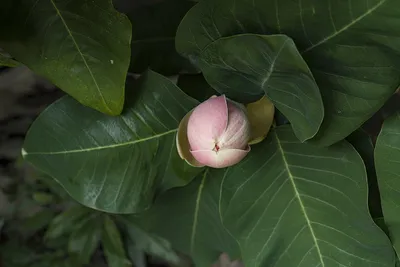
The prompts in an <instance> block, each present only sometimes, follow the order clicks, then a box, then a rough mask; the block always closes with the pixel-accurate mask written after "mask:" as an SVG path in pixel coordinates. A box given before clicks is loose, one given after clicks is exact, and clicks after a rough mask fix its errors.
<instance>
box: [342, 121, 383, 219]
mask: <svg viewBox="0 0 400 267" xmlns="http://www.w3.org/2000/svg"><path fill="white" fill-rule="evenodd" d="M347 141H349V142H350V143H351V144H352V145H353V146H354V148H355V149H356V150H357V152H358V153H359V154H360V156H361V157H362V159H363V161H364V164H365V168H366V171H367V180H368V189H369V190H368V203H369V211H370V213H371V215H372V218H374V220H375V222H376V219H379V218H382V216H383V215H382V206H381V197H380V194H379V187H378V181H377V178H376V170H375V162H374V149H375V148H374V144H373V143H372V139H371V137H370V136H369V135H368V134H367V132H365V131H364V130H363V129H359V130H357V131H355V132H353V133H352V134H351V135H349V136H348V137H347Z"/></svg>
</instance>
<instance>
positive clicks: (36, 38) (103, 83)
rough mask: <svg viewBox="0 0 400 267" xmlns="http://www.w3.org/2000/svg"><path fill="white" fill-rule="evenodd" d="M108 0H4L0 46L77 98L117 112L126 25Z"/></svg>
mask: <svg viewBox="0 0 400 267" xmlns="http://www.w3.org/2000/svg"><path fill="white" fill-rule="evenodd" d="M111 2H112V1H111V0H97V1H87V0H85V1H82V0H47V1H40V0H4V1H2V2H1V8H0V47H2V48H3V49H4V50H5V51H7V52H8V53H10V54H11V55H12V56H13V57H14V58H16V59H17V60H18V61H19V62H21V63H23V64H25V65H26V66H28V67H29V68H30V69H32V70H33V71H34V72H36V73H38V74H40V75H43V76H45V77H46V78H48V79H49V80H50V81H52V82H53V83H54V84H56V85H57V86H58V87H60V88H61V89H62V90H64V91H65V92H67V93H68V94H70V95H71V96H73V97H74V98H76V99H77V100H78V101H80V102H81V103H83V104H85V105H88V106H90V107H92V108H95V109H97V110H99V111H102V112H105V113H107V114H112V115H116V114H119V113H121V110H122V108H123V104H124V91H125V90H124V83H125V78H126V73H127V70H128V67H129V58H130V41H131V25H130V23H129V20H128V18H127V17H126V16H125V15H122V14H120V13H118V12H117V11H115V10H114V8H113V6H112V3H111Z"/></svg>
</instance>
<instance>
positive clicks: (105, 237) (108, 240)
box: [101, 216, 132, 267]
mask: <svg viewBox="0 0 400 267" xmlns="http://www.w3.org/2000/svg"><path fill="white" fill-rule="evenodd" d="M101 245H102V247H103V250H104V254H105V256H106V258H107V263H108V266H109V267H129V266H132V263H131V262H130V261H129V260H128V259H127V257H126V253H125V248H124V245H123V243H122V239H121V234H120V232H119V230H118V228H117V225H116V224H115V223H114V221H113V220H112V219H111V218H110V217H108V216H105V218H104V229H103V233H102V238H101Z"/></svg>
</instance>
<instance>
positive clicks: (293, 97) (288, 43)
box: [199, 34, 324, 141]
mask: <svg viewBox="0 0 400 267" xmlns="http://www.w3.org/2000/svg"><path fill="white" fill-rule="evenodd" d="M199 66H200V68H201V69H202V71H203V74H204V76H205V78H206V80H207V81H208V82H209V83H210V84H211V86H213V87H214V88H215V89H216V90H218V91H219V92H220V93H224V94H226V95H227V96H228V97H229V98H231V99H233V100H238V101H240V102H254V101H256V100H258V99H259V98H261V97H262V96H263V95H264V94H265V95H266V96H267V97H268V98H269V99H270V100H271V101H272V102H273V103H274V105H275V106H276V108H277V109H279V110H280V111H281V112H282V113H283V114H284V115H285V116H286V117H287V118H288V119H289V121H290V122H291V124H292V127H293V129H294V132H295V133H296V135H297V137H298V138H299V139H300V140H301V141H305V140H307V139H310V138H311V137H313V136H314V135H315V134H316V133H317V131H318V129H319V127H320V125H321V123H322V119H323V117H324V106H323V103H322V99H321V95H320V93H319V89H318V86H317V85H316V83H315V81H314V78H313V76H312V74H311V72H310V70H309V69H308V67H307V64H306V63H305V62H304V60H303V58H302V57H301V56H300V54H299V52H298V51H297V49H296V46H295V44H294V43H293V41H292V40H291V39H290V38H288V37H287V36H284V35H270V36H263V35H255V34H244V35H236V36H231V37H226V38H220V39H218V40H216V41H215V42H213V43H211V44H209V45H208V46H207V47H206V48H204V49H203V50H202V53H201V61H200V64H199Z"/></svg>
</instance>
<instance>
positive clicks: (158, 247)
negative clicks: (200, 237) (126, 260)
mask: <svg viewBox="0 0 400 267" xmlns="http://www.w3.org/2000/svg"><path fill="white" fill-rule="evenodd" d="M120 220H121V221H122V222H123V223H124V226H125V232H126V233H127V235H128V238H129V239H130V241H131V242H132V243H133V244H135V249H136V250H140V251H144V252H146V253H147V254H149V255H151V256H156V257H158V258H161V259H163V260H165V261H166V262H169V263H171V264H178V263H179V261H180V259H179V256H178V255H177V254H176V252H175V251H174V250H173V249H172V247H171V244H170V243H169V242H168V241H167V240H165V239H163V238H161V237H159V236H156V235H154V234H151V233H148V232H146V231H144V230H143V229H142V228H140V227H139V226H138V225H137V224H135V223H133V222H132V221H130V220H129V219H127V218H124V217H120Z"/></svg>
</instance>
